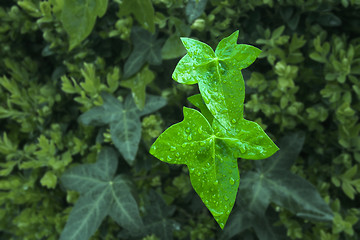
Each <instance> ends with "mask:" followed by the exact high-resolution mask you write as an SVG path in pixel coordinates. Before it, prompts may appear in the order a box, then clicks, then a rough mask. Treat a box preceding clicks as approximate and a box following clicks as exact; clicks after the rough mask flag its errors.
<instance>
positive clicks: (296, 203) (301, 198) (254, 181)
mask: <svg viewBox="0 0 360 240" xmlns="http://www.w3.org/2000/svg"><path fill="white" fill-rule="evenodd" d="M303 143H304V136H303V134H300V133H294V134H290V135H288V136H286V137H284V138H282V139H281V141H280V143H279V145H280V151H278V152H277V153H276V154H274V155H273V156H271V157H270V158H268V159H265V160H262V161H257V162H256V165H257V168H256V171H250V172H247V173H244V174H243V175H242V181H241V184H240V186H239V195H238V196H240V199H239V201H238V204H239V205H240V207H241V212H240V213H238V214H237V217H238V218H240V219H235V220H234V221H236V222H239V221H242V220H241V219H243V218H248V215H253V216H255V217H256V218H254V219H259V218H264V215H265V211H266V209H267V208H268V206H269V204H270V203H271V202H273V203H275V204H277V205H279V206H281V207H283V208H286V209H288V210H289V211H291V212H292V213H294V214H295V215H296V216H299V217H303V218H307V219H310V220H315V221H332V218H333V216H332V211H331V209H330V208H329V206H328V205H327V204H326V203H325V202H324V200H323V199H322V198H321V196H320V194H319V193H318V191H317V190H316V188H315V187H314V186H313V185H312V184H311V183H309V182H307V181H306V180H305V179H303V178H301V177H299V176H296V175H294V174H292V173H291V172H290V171H289V169H290V167H291V165H292V164H293V162H294V161H295V160H296V158H297V156H298V155H299V153H300V151H301V149H302V146H303ZM249 222H250V223H251V226H252V227H253V228H254V229H255V231H256V233H257V235H258V237H259V238H260V239H263V238H261V237H260V234H264V233H261V231H263V230H264V229H258V230H256V229H257V226H259V222H258V220H251V221H250V220H249ZM229 225H230V226H231V225H232V224H231V223H229ZM239 229H240V228H239ZM225 231H226V230H225ZM240 232H241V231H237V232H236V231H235V232H233V231H232V233H231V235H236V234H238V233H240ZM224 234H225V233H224ZM265 235H266V234H265ZM270 239H277V238H270Z"/></svg>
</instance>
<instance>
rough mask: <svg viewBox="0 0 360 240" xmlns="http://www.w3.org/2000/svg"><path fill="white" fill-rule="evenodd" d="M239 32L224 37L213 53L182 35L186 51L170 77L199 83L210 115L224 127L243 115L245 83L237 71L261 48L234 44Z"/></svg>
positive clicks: (253, 59) (206, 47)
mask: <svg viewBox="0 0 360 240" xmlns="http://www.w3.org/2000/svg"><path fill="white" fill-rule="evenodd" d="M238 35H239V31H236V32H234V33H233V34H231V35H230V36H229V37H227V38H224V39H223V40H221V41H220V43H219V44H218V46H217V48H216V50H215V52H214V51H213V50H212V49H211V47H210V46H208V45H206V44H205V43H202V42H200V41H197V40H193V39H189V38H182V39H181V40H182V41H183V44H184V46H185V48H186V50H187V51H188V53H187V54H186V55H185V56H184V57H183V58H182V59H181V60H180V62H179V63H178V65H177V66H176V68H175V70H174V73H173V79H174V80H175V81H177V82H179V83H184V84H195V83H198V84H199V90H200V93H201V95H202V97H203V99H204V101H205V104H206V105H207V107H208V108H209V110H210V112H211V113H212V115H213V116H214V117H215V119H217V120H218V121H219V122H220V123H221V124H222V125H223V126H224V127H225V128H227V129H231V128H232V121H238V120H239V119H242V117H243V111H244V98H245V85H244V79H243V77H242V75H241V72H240V70H241V69H243V68H246V67H248V66H249V65H250V64H251V63H253V62H254V61H255V59H256V58H257V56H258V55H259V54H260V52H261V51H260V50H259V49H257V48H255V47H253V46H250V45H245V44H237V43H236V42H237V38H238Z"/></svg>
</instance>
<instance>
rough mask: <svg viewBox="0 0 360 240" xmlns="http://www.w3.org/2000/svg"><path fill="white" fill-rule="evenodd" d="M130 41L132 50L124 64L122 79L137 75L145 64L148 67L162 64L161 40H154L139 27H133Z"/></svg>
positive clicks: (154, 37)
mask: <svg viewBox="0 0 360 240" xmlns="http://www.w3.org/2000/svg"><path fill="white" fill-rule="evenodd" d="M131 40H132V42H133V43H134V49H133V51H132V52H131V54H130V56H129V58H128V59H127V60H126V62H125V65H124V75H123V77H124V78H129V77H131V76H132V75H133V74H135V73H137V72H138V71H139V70H140V69H141V68H142V66H143V65H144V64H145V63H146V62H147V63H149V64H150V65H159V64H161V62H162V59H161V46H162V44H163V39H156V35H152V34H151V33H150V32H148V31H146V30H144V29H142V28H140V27H133V28H132V30H131Z"/></svg>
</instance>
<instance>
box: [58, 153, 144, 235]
mask: <svg viewBox="0 0 360 240" xmlns="http://www.w3.org/2000/svg"><path fill="white" fill-rule="evenodd" d="M117 164H118V160H117V154H116V152H115V151H114V150H113V149H112V148H109V147H105V148H103V149H102V150H101V152H100V153H99V155H98V160H97V162H96V163H94V164H83V165H79V166H76V167H73V168H71V169H69V170H67V171H65V173H64V174H63V175H62V176H61V182H62V184H63V185H64V187H65V188H67V189H70V190H75V191H77V192H79V193H80V198H79V200H78V201H77V202H76V204H75V205H74V207H73V209H72V211H71V213H70V215H69V218H68V221H67V223H66V225H65V228H64V230H63V232H62V233H61V236H60V240H68V239H76V240H83V239H84V240H87V239H89V238H90V237H91V236H92V235H93V234H94V233H95V231H96V230H97V229H98V228H99V226H100V224H101V222H102V221H103V219H104V218H105V217H106V216H107V215H108V214H109V215H110V216H111V217H112V218H113V219H114V220H115V221H116V222H117V223H118V224H119V225H120V226H122V227H124V228H125V229H127V230H128V231H129V232H131V233H132V234H133V235H138V234H139V233H140V232H141V230H142V226H143V223H142V220H141V218H140V215H139V210H138V206H137V203H136V201H135V199H134V198H133V196H132V195H131V191H130V186H129V182H128V180H127V178H126V176H125V175H118V176H116V177H115V178H114V175H115V172H116V169H117Z"/></svg>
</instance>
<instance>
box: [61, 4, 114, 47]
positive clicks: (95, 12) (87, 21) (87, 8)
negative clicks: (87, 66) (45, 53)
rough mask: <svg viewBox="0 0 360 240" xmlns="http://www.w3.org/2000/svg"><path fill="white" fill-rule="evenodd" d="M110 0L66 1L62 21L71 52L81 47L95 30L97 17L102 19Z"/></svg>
mask: <svg viewBox="0 0 360 240" xmlns="http://www.w3.org/2000/svg"><path fill="white" fill-rule="evenodd" d="M107 5H108V0H76V1H74V0H64V5H63V9H62V12H61V17H60V21H61V22H62V24H63V26H64V28H65V31H66V32H67V33H68V35H69V38H70V46H69V50H72V49H73V48H74V47H76V46H77V45H79V43H80V42H81V41H83V40H84V39H85V38H86V37H87V36H89V34H90V33H91V31H92V29H93V28H94V25H95V21H96V18H97V17H102V16H103V15H104V14H105V12H106V9H107Z"/></svg>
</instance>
